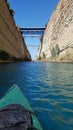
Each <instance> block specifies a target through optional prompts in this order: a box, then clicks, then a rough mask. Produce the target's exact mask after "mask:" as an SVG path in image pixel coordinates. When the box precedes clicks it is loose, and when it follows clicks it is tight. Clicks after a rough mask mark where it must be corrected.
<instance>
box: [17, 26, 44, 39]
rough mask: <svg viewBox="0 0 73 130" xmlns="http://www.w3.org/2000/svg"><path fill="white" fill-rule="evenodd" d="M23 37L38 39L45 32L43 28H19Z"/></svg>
mask: <svg viewBox="0 0 73 130" xmlns="http://www.w3.org/2000/svg"><path fill="white" fill-rule="evenodd" d="M19 29H20V31H21V33H22V35H23V36H24V37H40V36H42V35H43V34H44V32H45V29H46V28H45V27H28V28H27V27H24V28H19Z"/></svg>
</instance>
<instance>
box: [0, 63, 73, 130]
mask: <svg viewBox="0 0 73 130" xmlns="http://www.w3.org/2000/svg"><path fill="white" fill-rule="evenodd" d="M13 84H17V85H19V86H20V88H21V89H22V91H23V93H24V94H25V96H26V97H27V99H28V100H29V102H30V104H31V106H32V107H33V109H34V111H35V112H36V113H37V115H38V118H39V120H40V122H41V123H42V125H43V128H44V130H58V129H59V130H73V65H72V64H66V63H65V64H63V63H45V62H43V63H39V62H37V63H36V62H32V63H30V62H27V63H11V64H0V98H2V97H3V95H4V94H5V92H6V91H7V90H8V89H9V88H10V86H12V85H13Z"/></svg>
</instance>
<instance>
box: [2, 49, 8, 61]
mask: <svg viewBox="0 0 73 130" xmlns="http://www.w3.org/2000/svg"><path fill="white" fill-rule="evenodd" d="M8 59H10V56H9V54H8V53H7V52H5V51H3V50H2V51H0V60H8Z"/></svg>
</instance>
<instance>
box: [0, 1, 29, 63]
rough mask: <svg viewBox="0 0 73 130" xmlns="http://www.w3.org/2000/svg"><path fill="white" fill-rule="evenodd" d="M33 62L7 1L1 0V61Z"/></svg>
mask: <svg viewBox="0 0 73 130" xmlns="http://www.w3.org/2000/svg"><path fill="white" fill-rule="evenodd" d="M1 60H10V61H11V60H12V61H16V60H18V61H19V60H21V61H22V60H23V61H28V60H31V56H30V54H29V51H28V49H27V47H26V45H25V42H24V39H23V37H22V35H21V32H20V31H19V29H18V27H17V26H16V24H15V21H14V19H13V17H12V16H11V14H10V11H9V8H8V5H7V3H6V2H5V0H0V61H1Z"/></svg>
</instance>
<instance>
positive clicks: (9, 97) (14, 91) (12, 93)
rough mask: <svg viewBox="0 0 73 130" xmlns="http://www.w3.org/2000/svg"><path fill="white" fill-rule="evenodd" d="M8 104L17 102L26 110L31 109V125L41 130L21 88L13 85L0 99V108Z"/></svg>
mask: <svg viewBox="0 0 73 130" xmlns="http://www.w3.org/2000/svg"><path fill="white" fill-rule="evenodd" d="M10 104H18V105H22V106H23V107H25V108H26V109H27V110H28V111H31V112H32V114H31V116H32V121H33V126H34V127H35V128H37V129H38V130H43V128H42V126H41V125H40V122H39V121H38V119H37V117H36V116H35V115H34V114H33V110H32V108H31V106H30V104H29V102H28V100H27V99H26V98H25V96H24V94H23V93H22V91H21V89H20V88H19V87H18V86H17V85H13V86H12V87H11V88H10V89H9V90H8V91H7V92H6V94H5V96H4V97H3V98H2V99H1V100H0V109H2V108H4V107H5V106H7V105H10Z"/></svg>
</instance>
